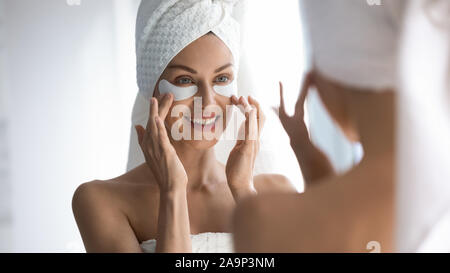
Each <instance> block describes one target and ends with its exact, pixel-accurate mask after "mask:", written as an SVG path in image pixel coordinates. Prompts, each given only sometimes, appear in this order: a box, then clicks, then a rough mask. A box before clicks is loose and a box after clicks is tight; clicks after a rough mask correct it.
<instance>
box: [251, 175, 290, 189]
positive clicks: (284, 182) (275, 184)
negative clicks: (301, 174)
mask: <svg viewBox="0 0 450 273" xmlns="http://www.w3.org/2000/svg"><path fill="white" fill-rule="evenodd" d="M253 181H254V184H255V189H256V191H257V192H258V193H273V192H288V193H292V192H297V190H296V189H295V187H294V186H293V185H292V183H291V181H290V180H289V179H288V178H287V177H286V176H284V175H281V174H260V175H256V176H255V177H254V178H253Z"/></svg>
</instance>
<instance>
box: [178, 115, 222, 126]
mask: <svg viewBox="0 0 450 273" xmlns="http://www.w3.org/2000/svg"><path fill="white" fill-rule="evenodd" d="M184 117H185V118H186V119H187V120H189V121H190V122H192V123H194V124H195V125H200V126H208V125H211V124H213V123H215V122H216V120H217V118H218V117H213V118H207V119H202V118H200V119H198V118H195V119H191V118H190V117H188V116H184Z"/></svg>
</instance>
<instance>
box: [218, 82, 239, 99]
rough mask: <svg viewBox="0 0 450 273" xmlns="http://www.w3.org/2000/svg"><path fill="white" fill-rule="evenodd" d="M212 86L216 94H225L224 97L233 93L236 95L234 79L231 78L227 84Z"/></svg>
mask: <svg viewBox="0 0 450 273" xmlns="http://www.w3.org/2000/svg"><path fill="white" fill-rule="evenodd" d="M213 88H214V91H216V93H217V94H219V95H222V96H225V97H231V96H233V95H237V82H236V81H235V80H233V81H232V82H231V83H230V84H228V85H214V87H213Z"/></svg>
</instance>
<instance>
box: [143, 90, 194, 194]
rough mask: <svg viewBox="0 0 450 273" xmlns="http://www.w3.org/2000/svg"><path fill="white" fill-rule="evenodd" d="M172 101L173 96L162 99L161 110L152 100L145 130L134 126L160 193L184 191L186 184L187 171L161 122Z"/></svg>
mask: <svg viewBox="0 0 450 273" xmlns="http://www.w3.org/2000/svg"><path fill="white" fill-rule="evenodd" d="M172 102H173V95H172V94H167V95H165V96H163V97H162V99H161V107H159V106H158V104H159V103H158V100H156V99H155V98H152V99H151V103H150V117H149V119H148V122H147V128H146V129H144V128H143V127H142V126H140V125H137V126H136V127H135V128H136V131H137V135H138V140H139V145H140V146H141V149H142V152H143V153H144V157H145V161H146V163H147V165H148V166H149V168H150V169H151V171H152V173H153V175H154V176H155V179H156V181H157V183H158V185H159V188H160V190H161V191H163V192H171V191H173V190H176V189H178V188H183V189H185V188H186V185H187V182H188V178H187V175H186V171H185V169H184V167H183V164H182V163H181V161H180V159H179V158H178V155H177V153H176V151H175V149H174V147H173V146H172V144H171V143H170V140H169V137H168V136H167V131H166V128H165V126H164V119H165V118H166V116H167V114H168V112H169V108H170V106H171V105H172Z"/></svg>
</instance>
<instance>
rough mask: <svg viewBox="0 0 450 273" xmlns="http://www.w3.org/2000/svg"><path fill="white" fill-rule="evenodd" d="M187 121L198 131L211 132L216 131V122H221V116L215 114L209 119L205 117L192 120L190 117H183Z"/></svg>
mask: <svg viewBox="0 0 450 273" xmlns="http://www.w3.org/2000/svg"><path fill="white" fill-rule="evenodd" d="M183 117H184V118H185V119H186V120H187V121H189V122H190V123H191V126H192V127H193V128H194V129H198V130H200V129H201V130H202V131H205V130H209V131H214V129H215V127H216V122H217V121H218V120H219V118H220V116H216V115H215V113H213V114H211V115H210V116H209V117H205V116H203V118H201V119H191V117H189V116H183Z"/></svg>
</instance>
